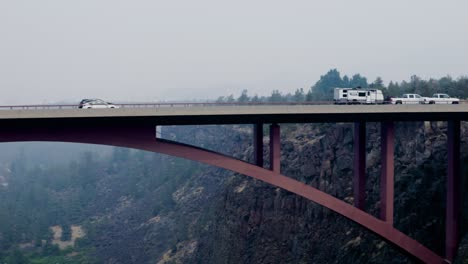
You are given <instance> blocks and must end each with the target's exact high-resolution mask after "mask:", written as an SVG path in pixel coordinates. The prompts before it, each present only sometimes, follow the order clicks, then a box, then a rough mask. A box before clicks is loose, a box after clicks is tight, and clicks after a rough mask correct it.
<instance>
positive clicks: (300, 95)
mask: <svg viewBox="0 0 468 264" xmlns="http://www.w3.org/2000/svg"><path fill="white" fill-rule="evenodd" d="M293 100H294V102H304V101H305V100H306V95H305V94H304V89H303V88H300V89H296V92H294V97H293Z"/></svg>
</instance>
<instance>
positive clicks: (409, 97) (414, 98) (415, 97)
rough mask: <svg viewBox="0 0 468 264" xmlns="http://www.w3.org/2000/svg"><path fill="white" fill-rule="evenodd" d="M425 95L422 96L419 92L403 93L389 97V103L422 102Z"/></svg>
mask: <svg viewBox="0 0 468 264" xmlns="http://www.w3.org/2000/svg"><path fill="white" fill-rule="evenodd" d="M424 99H426V100H427V97H422V96H420V95H419V94H403V96H402V97H395V98H394V97H392V98H390V103H391V104H424V103H425V100H424Z"/></svg>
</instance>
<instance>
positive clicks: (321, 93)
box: [311, 69, 343, 101]
mask: <svg viewBox="0 0 468 264" xmlns="http://www.w3.org/2000/svg"><path fill="white" fill-rule="evenodd" d="M336 87H343V80H342V79H341V77H340V72H338V70H337V69H332V70H330V71H328V72H327V73H326V74H325V75H322V76H320V80H318V81H317V82H316V83H315V84H314V86H312V88H311V91H312V99H313V100H327V101H328V100H332V99H333V89H334V88H336Z"/></svg>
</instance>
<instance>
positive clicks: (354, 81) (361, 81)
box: [349, 74, 369, 88]
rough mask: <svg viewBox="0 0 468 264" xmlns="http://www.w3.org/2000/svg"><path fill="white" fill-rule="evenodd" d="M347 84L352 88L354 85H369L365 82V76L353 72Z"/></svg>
mask: <svg viewBox="0 0 468 264" xmlns="http://www.w3.org/2000/svg"><path fill="white" fill-rule="evenodd" d="M349 86H350V87H352V88H355V87H361V88H367V87H369V84H368V83H367V78H366V77H362V76H361V75H360V74H355V75H353V77H352V78H351V80H350V81H349Z"/></svg>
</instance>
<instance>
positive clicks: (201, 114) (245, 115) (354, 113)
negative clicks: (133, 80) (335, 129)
mask: <svg viewBox="0 0 468 264" xmlns="http://www.w3.org/2000/svg"><path fill="white" fill-rule="evenodd" d="M46 119H47V120H55V121H59V120H60V121H65V120H68V121H72V120H75V121H78V122H80V121H85V120H87V121H91V120H92V121H99V120H101V121H105V120H107V121H111V120H112V121H117V120H120V121H123V120H130V119H132V120H135V121H136V120H139V121H151V122H154V123H157V124H164V125H189V124H253V123H314V122H355V121H379V122H380V121H385V120H392V121H418V120H427V121H438V120H457V119H458V120H468V104H459V105H274V106H273V105H256V106H253V105H249V106H190V107H158V108H119V109H50V110H0V123H5V122H7V123H8V122H9V121H10V122H11V121H13V120H15V122H21V123H22V122H23V121H32V120H34V121H36V122H37V121H40V120H42V121H44V120H46ZM60 121H59V122H60Z"/></svg>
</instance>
